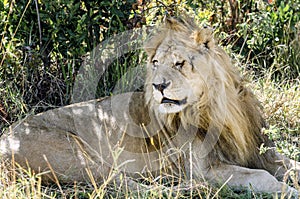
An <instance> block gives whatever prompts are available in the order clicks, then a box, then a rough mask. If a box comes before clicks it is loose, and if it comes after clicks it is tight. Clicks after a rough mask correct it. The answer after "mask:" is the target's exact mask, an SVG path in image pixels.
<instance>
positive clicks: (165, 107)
mask: <svg viewBox="0 0 300 199" xmlns="http://www.w3.org/2000/svg"><path fill="white" fill-rule="evenodd" d="M183 109H184V106H183V105H176V104H171V103H163V104H160V105H159V107H158V110H159V112H161V113H164V114H167V113H178V112H180V111H182V110H183Z"/></svg>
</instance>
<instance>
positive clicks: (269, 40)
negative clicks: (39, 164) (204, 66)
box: [0, 0, 300, 198]
mask: <svg viewBox="0 0 300 199" xmlns="http://www.w3.org/2000/svg"><path fill="white" fill-rule="evenodd" d="M182 14H186V15H188V16H190V17H193V18H195V20H197V21H198V22H199V23H200V24H203V25H204V24H205V25H210V26H212V27H214V28H215V32H216V37H217V38H219V40H220V41H219V43H220V44H221V45H222V46H224V48H225V50H226V51H227V52H228V53H230V54H231V55H232V59H233V60H234V64H235V65H236V66H237V67H238V68H239V69H240V71H241V73H242V74H244V75H245V77H246V78H247V79H248V82H249V86H250V87H251V88H253V89H254V92H255V93H256V95H257V96H258V98H259V100H260V101H261V102H262V104H263V106H264V109H265V113H266V119H267V121H268V122H269V124H270V128H269V129H265V131H264V133H266V134H267V135H268V136H269V137H270V138H271V139H273V140H274V141H275V143H276V146H277V148H278V150H279V151H280V152H282V153H285V154H286V155H288V156H290V157H292V158H294V159H297V160H300V150H299V147H300V146H299V143H300V140H299V137H300V109H299V107H300V81H299V79H300V78H299V77H300V53H299V51H300V0H276V1H275V0H274V1H273V0H269V1H267V2H266V1H252V0H241V1H236V0H228V1H221V0H219V1H207V0H184V1H181V0H177V1H172V0H162V1H142V0H137V1H135V0H129V1H119V0H113V1H108V0H104V1H88V0H82V1H76V0H60V1H49V0H44V1H41V0H32V1H31V0H18V1H14V0H10V1H9V0H1V1H0V29H1V30H2V31H1V33H0V37H1V43H0V93H1V95H0V129H1V132H0V133H1V134H2V133H4V132H5V131H6V130H7V128H8V126H9V125H11V124H12V123H13V122H15V121H17V120H19V119H21V118H24V117H25V116H26V115H28V114H33V113H38V112H42V111H45V110H48V109H52V108H55V107H60V106H64V105H67V104H70V103H72V102H74V101H80V100H85V99H90V98H96V97H101V96H105V95H112V94H114V89H115V86H116V83H117V82H119V80H120V79H121V78H122V77H123V76H124V75H125V74H126V75H127V71H128V70H130V68H134V67H135V66H136V65H142V64H143V63H144V61H145V55H144V54H143V51H142V50H141V49H139V48H137V49H134V50H132V51H128V52H126V53H124V54H122V55H120V56H118V57H117V58H116V59H113V60H111V62H110V64H109V69H108V70H107V71H106V72H105V73H104V75H103V76H101V78H100V79H98V80H97V81H98V82H97V89H96V91H95V92H92V95H89V94H87V95H86V96H87V97H83V98H80V96H82V95H85V94H83V93H84V92H89V86H88V85H86V86H83V87H81V88H82V90H83V91H82V92H83V93H79V95H80V96H79V97H78V96H77V97H76V100H74V93H73V91H74V89H76V81H77V80H78V78H81V77H80V75H79V74H81V72H80V69H81V68H82V67H81V66H82V64H83V63H84V64H85V66H88V65H89V64H87V63H86V62H89V63H92V62H95V60H96V61H98V62H99V60H97V58H95V57H94V55H95V49H96V48H97V47H99V45H100V46H101V48H102V49H109V48H112V49H113V50H112V51H110V52H108V53H107V52H104V51H103V52H102V51H101V52H100V54H101V53H102V55H104V54H105V55H107V56H110V54H109V53H114V54H115V53H116V52H117V50H118V48H117V47H116V46H113V45H111V42H110V41H112V40H113V39H115V38H116V37H115V35H117V34H120V33H122V32H124V31H129V30H130V31H131V30H141V29H142V28H144V29H145V28H147V27H151V26H154V25H155V24H157V22H160V21H161V20H162V19H163V18H164V17H165V16H177V15H182ZM144 29H143V30H144ZM135 40H142V39H141V38H139V39H133V40H132V41H135ZM119 42H121V41H119ZM100 63H102V62H100ZM85 75H87V76H86V77H85V78H87V77H89V78H88V79H89V80H90V79H92V76H91V74H85ZM75 80H76V81H75ZM136 81H141V80H140V79H134V81H133V82H136ZM122 84H125V87H130V89H134V90H139V89H142V87H141V86H140V85H141V84H140V83H138V85H137V86H135V85H133V87H132V82H131V83H130V82H129V83H128V82H122ZM93 89H95V88H93ZM77 94H78V93H77ZM262 150H267V149H264V148H263V146H262ZM11 167H12V168H8V167H7V165H5V163H2V164H1V166H0V197H1V198H101V197H107V198H109V197H112V198H122V197H132V198H158V197H160V198H190V197H192V196H194V197H196V198H253V197H259V196H257V195H256V194H254V193H252V192H250V191H245V192H237V191H234V190H231V189H229V188H228V187H226V186H222V185H221V186H220V188H213V187H210V186H209V185H206V184H205V183H203V184H196V185H195V186H194V188H193V189H187V188H186V187H185V186H184V185H182V187H181V186H178V185H177V186H175V185H170V186H161V184H160V183H157V182H151V183H148V184H147V186H146V188H145V189H144V190H143V191H135V192H130V191H128V190H127V191H124V190H122V191H121V190H119V188H117V187H115V186H114V184H113V183H112V184H109V185H107V186H103V185H98V184H97V183H95V182H93V181H92V180H91V183H90V184H77V183H76V182H74V185H60V184H59V182H57V183H56V184H54V185H51V186H43V185H42V184H41V175H40V174H36V173H33V172H31V171H30V169H26V168H19V167H18V166H17V165H12V166H11ZM179 180H180V179H179ZM177 184H178V183H177ZM179 184H180V183H179ZM124 187H125V189H126V186H125V185H124V186H123V188H124ZM187 187H188V186H187ZM298 189H299V187H298ZM261 197H263V198H272V197H271V196H270V195H267V194H266V195H262V196H261Z"/></svg>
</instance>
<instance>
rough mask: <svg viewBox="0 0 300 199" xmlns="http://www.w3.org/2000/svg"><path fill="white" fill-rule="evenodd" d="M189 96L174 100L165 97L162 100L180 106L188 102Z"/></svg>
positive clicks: (163, 102)
mask: <svg viewBox="0 0 300 199" xmlns="http://www.w3.org/2000/svg"><path fill="white" fill-rule="evenodd" d="M186 102H187V98H184V99H183V100H173V99H169V98H166V97H163V99H162V100H161V104H176V105H178V106H180V105H183V104H186Z"/></svg>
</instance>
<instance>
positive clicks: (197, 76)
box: [0, 20, 300, 192]
mask: <svg viewBox="0 0 300 199" xmlns="http://www.w3.org/2000/svg"><path fill="white" fill-rule="evenodd" d="M145 50H146V51H147V53H148V57H149V60H148V66H147V80H146V84H145V96H144V94H143V93H133V94H132V93H125V94H121V95H117V96H114V97H109V98H105V99H102V100H94V101H89V102H84V103H80V104H74V105H71V106H67V107H63V108H60V109H55V110H51V111H47V112H45V113H42V114H39V115H36V116H31V117H29V118H27V119H25V120H24V121H22V122H20V123H18V124H15V125H14V126H13V127H11V129H10V130H11V135H10V136H5V137H3V138H2V140H1V145H0V150H1V153H2V155H3V156H4V157H5V158H8V159H9V158H11V156H12V154H13V155H14V160H15V161H17V162H19V163H20V164H21V165H23V166H26V165H27V162H28V164H29V166H30V167H31V168H32V169H34V170H37V171H44V170H49V167H50V168H51V169H50V170H52V171H55V173H56V175H57V177H58V178H59V180H61V181H62V182H72V181H75V180H76V181H83V180H88V179H89V178H90V177H91V176H90V175H89V172H88V171H90V172H91V173H92V174H93V176H94V178H96V179H98V180H103V178H104V179H106V178H107V177H108V176H109V175H110V174H111V173H110V172H111V171H112V168H113V170H115V171H120V172H125V173H127V174H128V175H131V176H139V173H140V174H141V173H143V174H147V173H151V175H161V174H162V173H168V174H172V175H177V176H188V177H192V178H194V179H196V180H207V181H209V182H212V183H218V182H220V183H223V182H225V181H226V180H228V184H229V185H232V186H245V187H248V186H249V185H250V184H251V185H252V187H253V188H254V190H256V191H267V192H280V191H281V190H284V185H285V184H284V183H282V182H279V181H278V180H280V179H282V178H283V177H284V175H285V173H286V172H287V170H289V169H292V168H295V169H298V170H299V169H300V165H299V163H296V162H293V161H291V160H289V159H287V158H284V157H283V156H281V155H279V154H278V153H277V152H275V150H269V151H267V152H266V153H263V154H260V151H259V148H260V146H261V145H262V144H264V145H265V146H267V147H272V146H273V144H272V142H270V141H269V140H268V138H267V137H266V136H265V135H263V134H262V133H261V130H262V128H264V127H265V122H264V119H263V118H262V115H261V112H260V107H259V103H258V102H257V100H256V98H255V97H254V95H253V94H252V93H251V91H249V90H248V89H247V88H246V87H245V86H244V85H243V81H242V79H241V78H240V76H239V75H238V73H237V72H236V71H235V69H234V68H233V67H232V65H231V63H230V59H229V57H228V56H227V55H226V53H225V52H224V51H223V50H222V49H221V48H220V47H218V46H216V45H215V44H214V41H213V38H212V35H211V31H210V30H209V29H202V30H198V29H197V28H196V27H195V26H193V25H191V24H189V23H186V22H182V23H179V22H178V21H175V20H169V21H168V22H167V24H166V25H165V26H164V27H163V28H161V29H160V31H159V33H157V34H156V35H155V36H154V37H153V38H152V39H151V40H150V41H149V42H148V44H147V45H146V46H145ZM144 98H145V99H144ZM124 104H127V105H128V106H124ZM12 151H13V152H12ZM48 176H51V175H48ZM274 176H275V177H276V178H277V179H276V178H275V177H274ZM288 189H289V190H292V188H290V187H288Z"/></svg>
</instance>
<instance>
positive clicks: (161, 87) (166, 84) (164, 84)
mask: <svg viewBox="0 0 300 199" xmlns="http://www.w3.org/2000/svg"><path fill="white" fill-rule="evenodd" d="M170 84H171V82H166V81H164V82H163V83H161V84H154V83H153V84H152V85H153V86H154V88H155V89H157V90H159V91H160V92H161V93H162V94H163V91H164V90H165V89H166V88H167V87H168V86H169V85H170Z"/></svg>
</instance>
